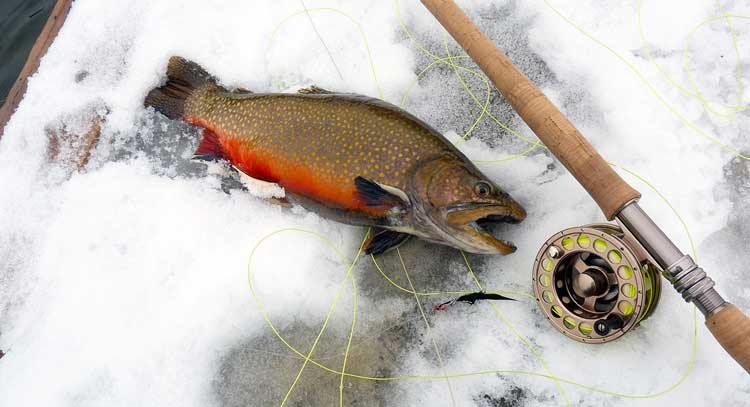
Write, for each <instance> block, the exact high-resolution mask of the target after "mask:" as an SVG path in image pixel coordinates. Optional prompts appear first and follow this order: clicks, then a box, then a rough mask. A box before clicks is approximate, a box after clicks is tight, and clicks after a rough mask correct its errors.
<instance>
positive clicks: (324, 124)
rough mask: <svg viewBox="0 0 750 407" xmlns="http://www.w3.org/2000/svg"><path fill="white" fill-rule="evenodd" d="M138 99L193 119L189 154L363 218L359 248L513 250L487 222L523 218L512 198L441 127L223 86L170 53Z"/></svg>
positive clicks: (369, 101) (387, 111)
mask: <svg viewBox="0 0 750 407" xmlns="http://www.w3.org/2000/svg"><path fill="white" fill-rule="evenodd" d="M144 104H145V106H147V107H148V106H150V107H153V108H154V109H156V110H157V111H158V112H160V113H162V114H164V115H165V116H167V117H168V118H170V119H181V120H184V121H185V122H187V123H190V124H192V125H196V126H199V127H202V128H203V138H202V140H201V142H200V145H199V146H198V148H197V150H196V151H195V158H199V159H205V160H227V161H229V162H230V163H231V164H232V165H233V166H234V167H235V168H237V169H238V170H239V171H241V172H243V173H245V174H246V175H248V176H250V177H252V178H255V179H259V180H262V181H266V182H273V183H277V184H279V185H280V186H281V187H283V188H284V191H285V197H286V199H287V200H288V201H290V202H293V203H297V204H299V205H301V206H303V207H304V208H306V209H308V210H312V211H314V212H317V213H319V214H320V215H322V216H324V217H327V218H331V219H334V220H336V221H340V222H344V223H348V224H353V225H363V226H373V227H375V228H376V229H375V232H374V233H373V234H372V236H371V237H370V238H369V240H368V241H367V242H366V243H365V247H364V248H365V252H366V253H372V254H379V253H383V252H385V251H386V250H389V249H391V248H394V247H396V246H398V245H400V244H402V243H403V242H404V241H406V240H407V239H408V238H409V237H410V236H412V235H414V236H418V237H420V238H422V239H425V240H427V241H430V242H434V243H439V244H443V245H448V246H453V247H456V248H459V249H463V250H465V251H467V252H471V253H485V254H494V253H501V254H508V253H512V252H514V251H515V246H514V245H513V244H512V243H511V242H508V241H505V240H501V239H498V238H496V237H495V236H493V234H492V233H491V232H490V228H491V227H492V226H493V225H494V224H497V223H500V222H509V223H517V222H520V221H521V220H523V219H524V218H525V217H526V212H525V211H524V209H523V208H522V207H521V205H519V204H518V203H517V202H516V201H514V200H513V199H512V198H511V197H510V196H509V195H508V194H507V193H506V192H504V191H503V190H502V189H500V188H499V187H498V186H497V185H496V184H495V183H494V182H492V181H491V180H490V179H488V178H487V177H486V176H485V175H484V174H482V173H481V172H480V171H479V170H478V169H477V168H476V167H475V166H474V164H472V162H471V161H470V160H469V159H468V158H466V156H464V155H463V154H462V153H461V152H460V151H458V150H457V149H456V148H455V147H454V146H453V145H452V144H451V143H450V142H449V141H448V140H446V139H445V138H444V137H443V136H442V135H441V134H439V133H438V132H437V131H435V130H434V129H433V128H431V127H430V126H428V125H427V124H425V123H424V122H422V121H421V120H419V119H417V118H416V117H414V116H412V115H411V114H409V113H407V112H406V111H404V110H402V109H400V108H398V107H396V106H393V105H391V104H389V103H386V102H384V101H382V100H378V99H374V98H370V97H367V96H362V95H356V94H348V93H333V92H329V91H326V90H323V89H320V88H317V87H311V88H306V89H301V90H300V91H299V93H297V94H286V93H253V92H250V91H244V90H242V91H237V90H235V91H232V92H230V91H228V90H227V89H225V88H223V87H222V86H220V85H219V83H218V81H217V80H216V79H215V78H214V77H212V76H211V75H209V74H208V72H206V71H205V70H204V69H203V68H201V67H200V66H198V65H197V64H195V63H193V62H190V61H187V60H185V59H183V58H179V57H172V58H171V59H170V60H169V65H168V68H167V81H166V84H165V85H164V86H162V87H159V88H156V89H153V90H152V91H151V92H149V94H148V95H147V96H146V100H145V103H144Z"/></svg>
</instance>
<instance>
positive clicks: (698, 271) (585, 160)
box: [421, 0, 750, 373]
mask: <svg viewBox="0 0 750 407" xmlns="http://www.w3.org/2000/svg"><path fill="white" fill-rule="evenodd" d="M421 1H422V4H424V6H425V7H426V8H427V9H428V10H429V11H430V12H431V13H432V14H433V15H434V16H435V18H436V19H437V20H438V21H439V22H440V24H441V25H442V26H443V27H444V28H445V29H446V31H448V33H450V35H451V36H452V37H453V38H454V39H455V40H456V42H458V44H459V45H461V47H462V48H463V49H464V50H465V51H466V53H467V54H468V55H469V56H470V57H471V58H472V59H473V60H474V62H476V64H477V65H479V67H480V68H481V69H482V71H483V72H484V73H485V75H487V77H488V78H489V79H490V80H491V81H492V83H493V84H494V85H495V87H496V88H497V90H499V91H500V93H502V94H503V96H504V97H505V99H506V100H507V101H508V103H510V105H511V107H513V109H514V110H515V111H516V112H517V113H518V115H519V116H521V118H522V119H523V120H524V121H525V122H526V123H527V124H528V126H529V127H530V128H531V130H532V131H533V132H534V133H535V134H536V135H537V136H538V137H539V139H540V140H541V141H542V142H543V143H544V144H545V145H546V146H547V148H548V149H549V150H550V151H551V152H552V153H553V154H554V155H555V156H556V157H557V158H558V160H560V162H562V163H563V165H565V167H566V168H567V169H568V171H570V173H571V174H572V175H573V176H574V177H575V178H576V180H578V182H579V183H580V184H581V185H582V186H583V187H584V188H585V189H586V191H587V192H588V193H589V195H591V197H592V198H593V199H594V201H596V203H597V205H599V208H601V210H602V212H603V213H604V215H605V217H606V218H607V220H609V221H612V220H615V221H616V222H617V225H614V224H599V225H588V226H584V227H578V228H571V229H566V230H564V231H562V232H560V233H558V234H555V235H553V236H552V237H551V238H550V239H549V240H548V241H547V242H545V244H544V245H543V246H542V249H541V250H540V252H539V254H538V255H537V258H536V260H535V263H534V268H535V271H534V280H533V281H534V290H535V293H537V298H538V299H540V300H539V303H540V306H541V307H542V309H543V311H544V312H545V315H546V316H547V317H548V318H549V319H550V320H551V321H552V322H553V324H554V325H555V326H556V327H557V328H558V329H559V330H560V331H562V332H563V333H565V334H566V335H567V336H570V337H572V338H574V339H578V340H581V341H582V342H588V343H602V342H607V341H608V340H611V339H614V338H616V337H619V336H621V335H622V334H624V333H625V332H627V330H628V329H630V328H632V327H633V326H635V325H637V324H638V322H640V321H641V320H643V319H644V318H645V317H646V316H648V313H650V312H653V308H654V307H655V301H657V300H658V292H659V284H660V283H659V277H658V274H663V275H664V276H665V277H666V279H667V280H668V281H669V282H670V283H671V284H672V286H673V287H674V288H675V289H676V290H677V292H678V293H680V294H682V298H683V299H684V300H685V301H686V302H692V303H693V304H695V306H696V307H697V308H698V309H699V310H700V312H701V313H702V314H703V315H704V316H705V318H706V326H707V327H708V329H709V331H711V333H712V334H713V336H714V337H715V338H716V340H717V341H718V342H719V343H720V344H721V346H722V347H724V349H725V350H726V351H727V353H729V354H730V355H731V356H732V357H733V358H734V359H735V360H736V361H737V362H738V363H739V364H740V365H741V366H742V367H743V368H744V369H745V370H746V371H747V372H748V373H750V318H748V317H747V316H746V315H744V314H743V313H742V312H741V311H740V310H739V309H738V308H737V307H736V306H735V305H733V304H731V303H729V302H727V301H726V300H725V299H724V298H722V296H721V295H720V294H719V293H718V292H717V291H716V289H715V288H714V286H715V283H714V281H713V280H712V279H711V278H710V277H709V276H708V275H707V274H706V272H705V271H704V270H703V269H702V268H701V267H699V266H698V265H697V264H696V263H695V261H694V260H693V259H692V258H691V257H690V256H689V255H686V254H684V253H683V252H682V251H680V249H679V248H677V246H676V245H675V244H674V243H673V242H672V241H671V240H670V239H669V237H667V235H666V234H665V233H664V232H663V231H662V230H661V229H660V228H659V227H658V226H657V225H656V223H655V222H654V221H653V220H652V219H651V218H650V217H649V216H648V215H647V214H646V213H645V212H644V211H643V209H642V208H641V207H640V206H639V205H638V200H639V199H640V197H641V194H640V193H639V192H638V191H636V190H635V189H634V188H632V187H631V186H630V185H628V183H627V182H625V181H624V180H623V179H622V178H621V177H620V176H619V175H618V174H617V173H616V172H615V171H614V170H613V169H612V167H611V166H610V165H609V164H607V162H606V161H605V160H604V159H603V158H602V157H601V156H600V155H599V153H598V152H597V151H596V150H595V149H594V147H593V146H592V145H591V144H590V143H589V142H588V141H587V140H586V138H585V137H584V136H583V135H582V134H581V133H580V132H579V131H578V130H577V129H576V128H575V126H573V124H572V123H571V122H570V121H569V120H568V119H567V118H566V117H565V116H564V115H563V114H562V112H560V110H559V109H557V107H556V106H555V105H554V104H553V103H552V102H551V101H550V100H549V99H548V98H547V97H546V96H545V95H544V93H542V91H541V90H540V89H539V88H538V87H537V86H536V85H535V84H534V83H533V82H532V81H531V80H529V78H527V77H526V75H524V74H523V73H522V72H521V71H520V70H519V69H518V68H517V67H516V66H515V65H514V64H513V62H511V60H510V59H509V58H508V57H507V56H506V55H505V54H504V53H503V52H502V51H501V50H500V49H499V48H498V47H497V46H496V45H495V44H494V43H493V42H492V40H490V39H489V38H488V37H487V35H485V34H484V33H483V32H482V31H480V30H479V28H478V27H477V26H476V25H475V24H474V23H473V22H472V21H471V19H470V18H469V17H468V16H467V15H466V14H465V13H464V12H463V11H462V10H461V9H460V8H459V7H458V6H457V5H456V4H455V3H454V2H453V1H452V0H421Z"/></svg>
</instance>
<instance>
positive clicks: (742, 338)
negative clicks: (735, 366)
mask: <svg viewBox="0 0 750 407" xmlns="http://www.w3.org/2000/svg"><path fill="white" fill-rule="evenodd" d="M706 326H707V327H708V330H709V331H711V333H712V334H713V335H714V338H716V340H717V341H718V342H719V343H720V344H721V346H722V347H723V348H724V350H726V351H727V353H729V355H730V356H732V357H733V358H734V360H736V361H737V363H739V364H740V366H742V367H743V368H744V369H745V370H746V371H747V372H748V373H750V318H749V317H748V316H747V315H745V314H743V313H742V311H740V310H739V309H738V308H737V307H736V306H734V305H733V304H727V305H726V306H725V307H724V308H722V309H721V310H720V311H719V312H717V313H715V314H713V315H711V316H709V317H708V318H707V319H706Z"/></svg>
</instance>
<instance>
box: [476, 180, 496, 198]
mask: <svg viewBox="0 0 750 407" xmlns="http://www.w3.org/2000/svg"><path fill="white" fill-rule="evenodd" d="M474 193H475V194H477V195H478V196H480V197H482V198H485V197H487V196H489V195H490V194H491V193H492V185H490V184H489V183H488V182H485V181H478V182H477V183H476V184H474Z"/></svg>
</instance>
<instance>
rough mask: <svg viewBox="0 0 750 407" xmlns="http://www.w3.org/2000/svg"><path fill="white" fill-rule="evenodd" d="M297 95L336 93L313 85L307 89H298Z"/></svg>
mask: <svg viewBox="0 0 750 407" xmlns="http://www.w3.org/2000/svg"><path fill="white" fill-rule="evenodd" d="M297 93H301V94H303V95H330V94H333V93H336V92H331V91H330V90H326V89H323V88H319V87H317V86H315V85H312V86H308V87H306V88H301V89H298V90H297Z"/></svg>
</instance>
